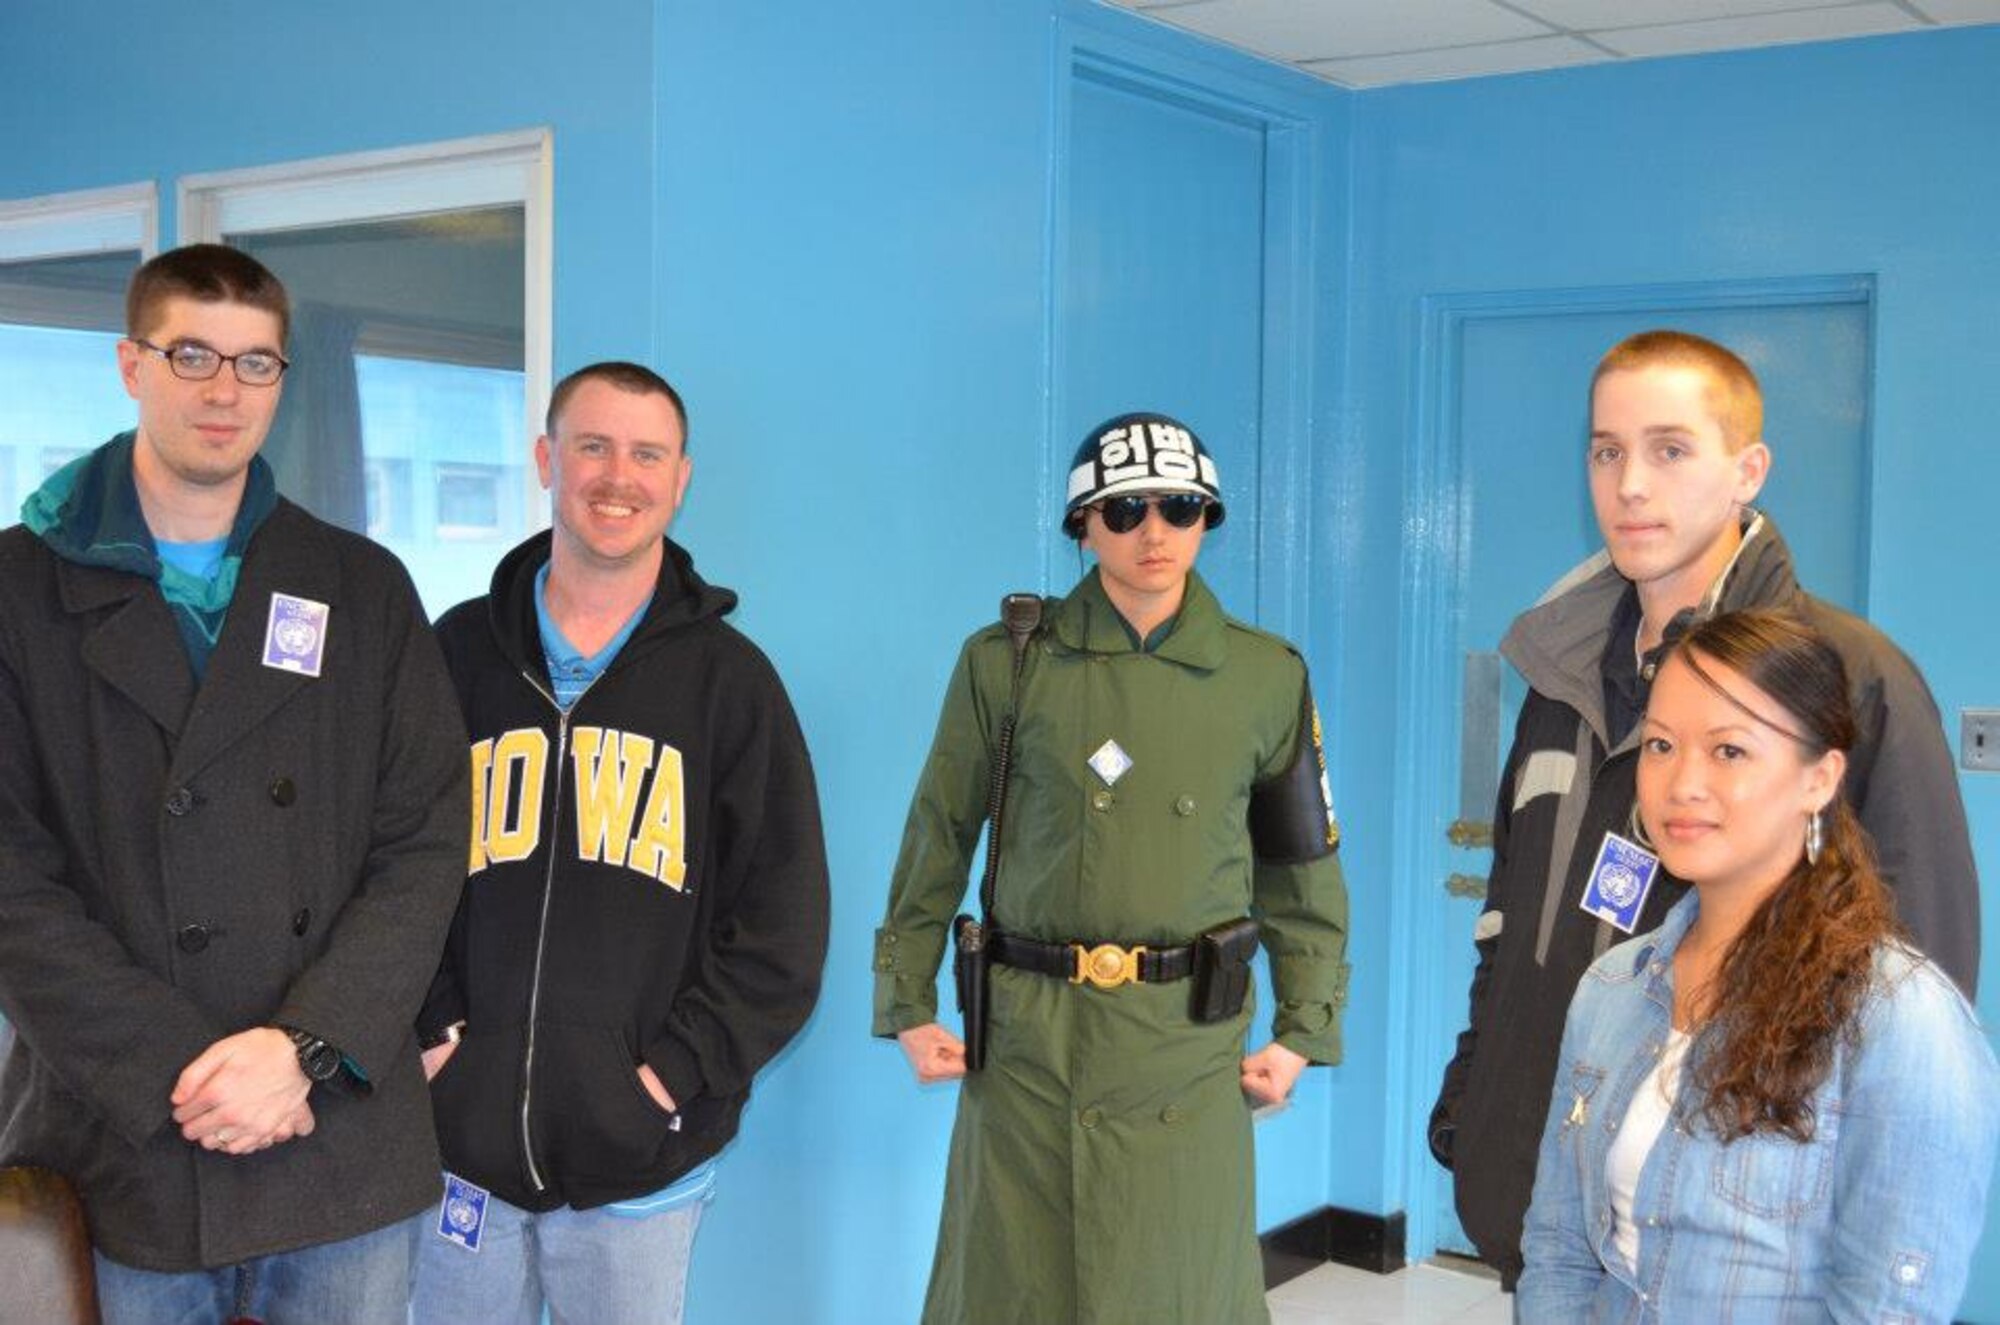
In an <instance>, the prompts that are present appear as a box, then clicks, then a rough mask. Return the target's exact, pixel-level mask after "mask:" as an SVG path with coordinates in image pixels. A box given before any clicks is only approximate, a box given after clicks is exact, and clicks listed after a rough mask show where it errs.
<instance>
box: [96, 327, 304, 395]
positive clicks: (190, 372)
mask: <svg viewBox="0 0 2000 1325" xmlns="http://www.w3.org/2000/svg"><path fill="white" fill-rule="evenodd" d="M132 343H133V344H134V345H137V346H138V347H139V348H140V349H142V350H151V351H152V352H153V353H154V354H157V355H159V356H160V357H161V358H162V359H165V360H166V361H167V367H168V368H169V369H171V370H172V371H173V374H174V376H175V377H178V378H180V379H181V380H183V381H187V382H206V381H208V380H209V379H210V378H212V377H214V376H215V375H216V374H217V373H219V372H221V371H222V365H224V364H228V365H229V371H230V372H232V373H235V374H236V380H237V381H238V382H241V383H242V384H243V385H244V386H273V385H276V383H277V381H278V379H279V378H281V377H283V376H284V375H285V370H286V369H287V368H290V367H291V366H292V365H291V361H290V360H288V359H286V358H285V356H284V355H282V354H274V353H272V352H271V351H270V350H245V351H243V353H241V354H224V353H223V352H222V351H220V350H213V349H210V348H209V347H208V346H206V345H204V344H202V343H201V342H200V341H198V340H180V341H175V342H174V343H173V344H172V345H166V346H160V345H155V344H153V342H151V341H149V340H141V339H140V338H139V337H137V336H134V337H133V338H132Z"/></svg>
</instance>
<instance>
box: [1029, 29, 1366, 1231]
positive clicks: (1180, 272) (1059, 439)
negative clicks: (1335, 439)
mask: <svg viewBox="0 0 2000 1325" xmlns="http://www.w3.org/2000/svg"><path fill="white" fill-rule="evenodd" d="M1116 57H1117V58H1116V59H1115V60H1114V61H1112V62H1109V63H1100V62H1097V61H1096V60H1094V59H1093V58H1089V57H1084V56H1082V55H1081V54H1080V53H1079V58H1078V59H1077V60H1076V62H1075V63H1074V64H1072V65H1071V66H1070V67H1069V70H1068V83H1067V94H1066V103H1065V105H1066V114H1064V115H1063V116H1062V117H1061V119H1060V121H1059V122H1060V123H1061V125H1062V130H1063V135H1064V137H1063V142H1064V151H1063V155H1062V161H1061V165H1060V174H1059V183H1058V190H1059V192H1058V197H1057V208H1056V213H1057V226H1056V236H1057V249H1056V256H1057V262H1056V287H1055V291H1054V300H1053V303H1054V324H1053V327H1052V331H1053V348H1054V368H1055V371H1054V374H1053V383H1054V395H1055V401H1054V408H1053V410H1052V419H1053V431H1054V434H1055V435H1054V439H1053V444H1052V450H1053V452H1054V466H1053V467H1054V469H1055V470H1056V474H1055V475H1052V477H1054V478H1055V479H1056V482H1055V483H1054V484H1052V485H1051V486H1052V487H1059V486H1060V485H1061V482H1062V480H1063V479H1064V478H1066V477H1067V472H1068V465H1069V460H1070V456H1071V455H1072V453H1073V452H1074V450H1075V448H1076V444H1077V442H1078V441H1080V440H1081V439H1082V437H1083V436H1084V434H1085V433H1086V432H1087V431H1088V430H1089V429H1090V428H1092V427H1093V426H1095V425H1096V424H1098V423H1100V422H1102V421H1103V420H1105V419H1107V418H1110V417H1111V416H1113V415H1115V414H1120V413H1123V412H1125V411H1128V410H1134V409H1151V410H1159V411H1162V412H1164V413H1167V414H1171V415H1173V416H1175V417H1176V418H1179V419H1180V420H1182V421H1183V422H1185V423H1186V424H1187V425H1188V426H1189V427H1191V428H1193V429H1194V430H1195V432H1196V433H1197V434H1199V435H1200V437H1201V439H1202V441H1203V442H1204V443H1205V444H1206V445H1207V447H1208V448H1209V451H1210V452H1211V453H1212V454H1213V455H1214V457H1215V461H1216V465H1217V466H1218V468H1219V469H1220V471H1221V479H1222V493H1223V500H1224V502H1225V503H1226V504H1227V506H1228V512H1229V516H1228V520H1227V522H1226V523H1225V524H1224V525H1223V526H1222V527H1221V528H1220V529H1217V530H1215V531H1213V532H1212V533H1210V534H1209V535H1208V537H1207V539H1206V540H1205V542H1204V544H1203V547H1202V553H1201V573H1202V576H1203V578H1204V579H1206V580H1207V581H1208V583H1209V585H1210V587H1211V588H1213V589H1214V591H1215V593H1216V596H1217V597H1218V598H1220V599H1221V601H1222V605H1223V608H1224V610H1225V611H1227V612H1229V613H1230V614H1231V615H1233V616H1236V617H1238V618H1241V619H1243V620H1247V621H1254V622H1258V623H1259V624H1262V625H1264V626H1266V627H1267V628H1269V629H1272V630H1276V631H1279V632H1281V633H1293V632H1295V631H1296V630H1297V628H1298V624H1299V622H1298V618H1299V617H1300V616H1301V615H1302V612H1303V607H1302V605H1303V601H1304V597H1305V594H1306V585H1305V582H1304V575H1303V570H1302V558H1300V557H1297V556H1288V555H1286V554H1285V552H1286V549H1296V548H1297V547H1298V546H1299V545H1300V544H1301V542H1302V541H1303V530H1302V528H1301V527H1300V526H1301V525H1302V521H1303V516H1302V513H1301V512H1302V503H1300V502H1299V501H1298V500H1297V496H1296V493H1295V492H1292V491H1289V488H1290V487H1292V486H1293V485H1294V484H1295V479H1294V478H1293V477H1292V476H1293V475H1296V474H1297V473H1298V472H1299V470H1300V469H1301V468H1302V463H1301V462H1302V456H1303V451H1304V446H1305V439H1304V432H1305V427H1306V413H1305V409H1304V406H1303V393H1302V392H1301V391H1299V390H1298V389H1297V383H1299V382H1302V381H1304V380H1306V378H1307V377H1308V376H1309V374H1308V372H1307V368H1306V365H1307V364H1308V363H1309V361H1310V360H1311V358H1312V353H1311V350H1312V347H1311V343H1310V342H1311V332H1310V328H1309V325H1308V315H1307V312H1306V310H1308V309H1310V307H1311V306H1312V302H1313V296H1312V292H1311V281H1310V278H1309V276H1308V275H1307V274H1306V273H1305V272H1304V271H1303V270H1302V268H1301V264H1302V263H1303V262H1304V261H1305V259H1304V257H1303V255H1304V254H1306V253H1308V252H1309V251H1310V245H1308V244H1306V243H1304V242H1302V240H1301V238H1300V235H1299V231H1300V229H1301V228H1303V227H1308V226H1310V224H1311V221H1310V204H1309V198H1310V190H1309V189H1307V188H1305V187H1303V186H1302V185H1301V181H1302V180H1303V179H1304V178H1305V177H1306V176H1307V174H1308V173H1309V165H1308V163H1309V162H1310V161H1311V160H1312V151H1311V144H1310V141H1309V136H1310V130H1309V129H1307V128H1305V127H1303V121H1302V120H1301V119H1300V118H1298V116H1297V114H1296V113H1295V112H1296V109H1297V108H1295V107H1294V108H1290V109H1281V108H1279V107H1277V106H1275V105H1274V104H1273V102H1272V100H1270V99H1267V97H1266V94H1267V93H1268V91H1269V89H1267V88H1265V87H1262V86H1261V85H1257V84H1254V83H1251V82H1249V81H1246V80H1244V79H1240V78H1234V77H1230V76H1226V75H1221V74H1218V73H1216V72H1215V71H1213V70H1210V69H1206V68H1201V67H1192V66H1181V65H1176V66H1175V68H1174V71H1173V72H1172V74H1171V75H1168V76H1162V77H1159V78H1155V77H1154V76H1152V75H1151V74H1149V73H1146V72H1142V70H1143V69H1145V68H1147V67H1149V66H1150V64H1151V63H1152V62H1153V61H1152V57H1151V56H1149V55H1147V54H1146V53H1145V52H1143V51H1139V50H1136V49H1132V48H1124V49H1121V50H1119V51H1118V52H1116ZM1051 499H1052V500H1053V496H1052V498H1051ZM1078 565H1079V562H1078V561H1077V560H1076V559H1074V557H1073V555H1072V554H1070V553H1068V552H1067V551H1063V552H1061V553H1059V554H1058V555H1057V556H1056V557H1055V558H1054V560H1053V563H1052V565H1051V579H1052V581H1053V582H1054V584H1055V585H1056V586H1057V587H1059V588H1063V587H1067V585H1068V584H1069V582H1070V581H1071V580H1072V579H1073V578H1074V576H1075V575H1076V573H1077V569H1078ZM1260 969H1262V964H1261V962H1260ZM1260 981H1261V982H1262V983H1263V986H1264V989H1265V990H1266V991H1268V988H1269V985H1268V979H1267V978H1266V977H1263V976H1260ZM1264 997H1266V995H1263V994H1260V999H1261V998H1264ZM1262 1006H1267V1007H1268V1006H1269V1004H1268V1002H1264V1003H1262ZM1326 1091H1327V1085H1326V1082H1325V1080H1324V1074H1319V1075H1317V1076H1314V1077H1311V1078H1309V1079H1308V1080H1307V1081H1305V1082H1302V1083H1301V1087H1300V1089H1299V1090H1298V1091H1296V1092H1295V1094H1294V1104H1293V1106H1292V1107H1291V1108H1289V1109H1287V1110H1284V1111H1283V1112H1282V1116H1271V1117H1267V1118H1265V1120H1264V1125H1261V1126H1259V1128H1258V1131H1257V1138H1258V1141H1257V1150H1258V1177H1257V1208H1258V1218H1259V1222H1260V1226H1262V1227H1267V1228H1268V1227H1272V1226H1274V1225H1276V1224H1278V1223H1280V1222H1282V1221H1284V1220H1286V1219H1290V1218H1292V1217H1294V1216H1297V1215H1300V1214H1303V1213H1305V1212H1307V1211H1309V1210H1312V1209H1315V1208H1317V1207H1318V1206H1320V1205H1322V1204H1324V1202H1325V1199H1326V1194H1325V1190H1324V1182H1323V1174H1324V1170H1325V1165H1326V1162H1327V1161H1326V1157H1327V1153H1328V1149H1329V1145H1330V1131H1331V1129H1330V1127H1329V1124H1328V1113H1329V1105H1328V1101H1327V1096H1326Z"/></svg>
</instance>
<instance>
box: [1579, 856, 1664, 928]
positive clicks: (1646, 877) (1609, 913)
mask: <svg viewBox="0 0 2000 1325" xmlns="http://www.w3.org/2000/svg"><path fill="white" fill-rule="evenodd" d="M1659 872H1660V858H1659V857H1658V856H1656V855H1654V854H1653V853H1652V852H1650V851H1648V850H1646V848H1644V847H1642V846H1640V845H1639V844H1638V843H1637V842H1631V841H1627V840H1626V839H1625V838H1622V837H1620V836H1618V834H1616V833H1606V834H1605V835H1604V845H1603V846H1601V847H1599V848H1597V863H1596V864H1594V865H1592V866H1591V867H1590V884H1589V886H1588V887H1586V888H1585V889H1584V890H1583V901H1582V902H1581V903H1579V905H1581V906H1582V907H1583V909H1584V911H1585V912H1587V913H1588V914H1590V915H1594V916H1596V917H1597V918H1598V919H1599V920H1605V921H1609V922H1610V923H1611V924H1613V925H1615V926H1617V927H1618V929H1619V931H1620V932H1621V933H1625V934H1630V933H1631V932H1632V931H1633V930H1634V929H1636V928H1637V927H1638V924H1639V912H1640V911H1641V910H1642V909H1644V907H1645V905H1646V894H1647V893H1650V892H1651V891H1653V879H1654V878H1655V877H1656V876H1658V874H1659Z"/></svg>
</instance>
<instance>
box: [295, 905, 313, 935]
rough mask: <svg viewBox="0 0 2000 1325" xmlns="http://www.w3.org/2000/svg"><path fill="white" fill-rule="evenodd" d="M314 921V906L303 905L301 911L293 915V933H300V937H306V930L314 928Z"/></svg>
mask: <svg viewBox="0 0 2000 1325" xmlns="http://www.w3.org/2000/svg"><path fill="white" fill-rule="evenodd" d="M312 923H313V913H312V908H311V907H309V906H302V907H300V908H299V913H298V914H297V915H295V916H293V917H292V933H294V934H296V935H298V936H299V937H300V938H304V937H305V936H306V931H307V930H309V929H311V928H312Z"/></svg>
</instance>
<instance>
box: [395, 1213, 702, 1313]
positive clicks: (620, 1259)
mask: <svg viewBox="0 0 2000 1325" xmlns="http://www.w3.org/2000/svg"><path fill="white" fill-rule="evenodd" d="M705 1204H706V1202H704V1201H699V1200H697V1201H692V1202H689V1203H688V1204H686V1205H683V1206H680V1207H678V1208H676V1209H672V1210H665V1211H662V1212H660V1213H659V1214H653V1215H647V1216H645V1217H643V1218H634V1217H632V1216H631V1215H621V1214H617V1213H614V1212H613V1211H612V1210H610V1209H608V1208H605V1209H597V1210H572V1209H570V1208H569V1207H568V1206H564V1207H563V1208H562V1209H560V1210H550V1211H548V1212H546V1213H544V1214H538V1215H537V1214H530V1213H529V1212H527V1211H526V1210H522V1209H520V1208H519V1207H517V1206H512V1205H509V1204H507V1202H505V1201H503V1200H501V1199H500V1198H499V1197H497V1196H494V1197H489V1198H488V1199H487V1202H486V1222H485V1226H484V1227H483V1229H482V1230H481V1232H480V1239H479V1250H478V1251H476V1252H474V1251H467V1250H466V1249H465V1248H464V1247H462V1246H460V1245H458V1244H457V1243H455V1242H452V1241H450V1240H448V1239H446V1238H444V1237H443V1236H441V1235H440V1234H439V1233H438V1231H437V1216H436V1215H435V1214H433V1215H432V1216H431V1218H430V1222H429V1226H428V1227H427V1228H426V1229H425V1231H424V1235H423V1237H422V1239H421V1240H420V1245H419V1248H418V1251H417V1281H416V1289H415V1291H414V1293H413V1294H412V1295H411V1299H410V1305H411V1309H412V1310H411V1318H412V1320H413V1321H414V1322H415V1323H416V1325H537V1323H538V1322H539V1321H540V1320H541V1319H542V1307H543V1305H544V1304H546V1305H547V1307H548V1311H549V1320H550V1322H551V1325H680V1319H681V1306H682V1300H683V1297H684V1294H685V1292H686V1289H687V1272H688V1261H689V1258H690V1256H691V1255H692V1254H693V1251H694V1235H695V1230H696V1229H697V1228H698V1227H699V1226H700V1224H701V1212H702V1209H703V1208H704V1206H705Z"/></svg>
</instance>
